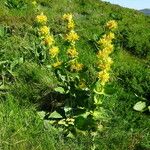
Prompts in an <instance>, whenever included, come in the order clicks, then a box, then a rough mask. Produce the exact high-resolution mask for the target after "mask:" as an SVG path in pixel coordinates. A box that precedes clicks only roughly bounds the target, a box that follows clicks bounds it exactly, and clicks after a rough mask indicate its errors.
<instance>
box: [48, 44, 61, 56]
mask: <svg viewBox="0 0 150 150" xmlns="http://www.w3.org/2000/svg"><path fill="white" fill-rule="evenodd" d="M58 53H59V48H58V47H57V46H53V47H52V48H50V50H49V54H50V55H51V57H52V58H54V57H56V56H57V55H58Z"/></svg>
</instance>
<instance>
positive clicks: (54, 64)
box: [52, 60, 62, 68]
mask: <svg viewBox="0 0 150 150" xmlns="http://www.w3.org/2000/svg"><path fill="white" fill-rule="evenodd" d="M61 64H62V62H61V61H59V60H58V61H57V62H56V63H53V64H52V66H53V67H54V68H57V67H59V66H61Z"/></svg>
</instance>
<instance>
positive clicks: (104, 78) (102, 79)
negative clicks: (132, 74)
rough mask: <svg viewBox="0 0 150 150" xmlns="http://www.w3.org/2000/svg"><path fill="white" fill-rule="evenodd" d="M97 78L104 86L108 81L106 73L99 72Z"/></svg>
mask: <svg viewBox="0 0 150 150" xmlns="http://www.w3.org/2000/svg"><path fill="white" fill-rule="evenodd" d="M98 78H99V79H100V82H101V84H102V85H103V86H104V85H105V83H106V82H108V81H109V78H110V77H109V73H108V72H107V71H100V72H99V73H98Z"/></svg>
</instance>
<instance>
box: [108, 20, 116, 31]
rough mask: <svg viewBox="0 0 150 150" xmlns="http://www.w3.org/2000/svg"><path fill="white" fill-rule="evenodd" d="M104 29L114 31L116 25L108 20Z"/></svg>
mask: <svg viewBox="0 0 150 150" xmlns="http://www.w3.org/2000/svg"><path fill="white" fill-rule="evenodd" d="M106 27H107V28H108V29H110V30H111V29H112V30H113V29H116V28H117V27H118V24H117V22H116V21H115V20H110V21H108V22H107V24H106Z"/></svg>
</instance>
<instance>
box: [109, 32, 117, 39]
mask: <svg viewBox="0 0 150 150" xmlns="http://www.w3.org/2000/svg"><path fill="white" fill-rule="evenodd" d="M107 38H108V39H110V40H113V39H114V38H115V34H114V33H113V32H110V33H109V34H108V35H107Z"/></svg>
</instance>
